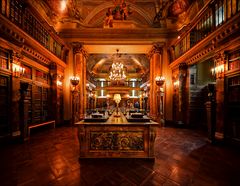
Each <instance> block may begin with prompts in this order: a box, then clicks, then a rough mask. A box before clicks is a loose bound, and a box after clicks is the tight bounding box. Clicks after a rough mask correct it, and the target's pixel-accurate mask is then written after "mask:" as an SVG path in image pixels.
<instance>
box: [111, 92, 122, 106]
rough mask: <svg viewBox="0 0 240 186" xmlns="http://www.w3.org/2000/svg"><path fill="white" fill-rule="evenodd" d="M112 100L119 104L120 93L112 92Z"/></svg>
mask: <svg viewBox="0 0 240 186" xmlns="http://www.w3.org/2000/svg"><path fill="white" fill-rule="evenodd" d="M113 100H114V101H115V102H116V103H117V104H119V103H120V101H121V95H120V94H114V97H113Z"/></svg>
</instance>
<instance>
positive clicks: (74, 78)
mask: <svg viewBox="0 0 240 186" xmlns="http://www.w3.org/2000/svg"><path fill="white" fill-rule="evenodd" d="M79 81H80V78H79V77H77V76H72V77H70V82H71V84H72V86H73V91H74V90H75V89H76V86H77V85H78V84H79Z"/></svg>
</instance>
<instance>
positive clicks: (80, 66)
mask: <svg viewBox="0 0 240 186" xmlns="http://www.w3.org/2000/svg"><path fill="white" fill-rule="evenodd" d="M73 46H74V47H73V54H74V66H73V68H74V69H75V75H76V76H78V77H79V78H80V81H79V85H78V89H79V118H80V119H82V118H83V117H84V114H85V112H86V108H87V89H86V88H87V87H86V83H87V80H86V72H87V69H86V60H87V56H88V55H87V52H86V51H85V50H84V48H83V45H82V44H81V43H73Z"/></svg>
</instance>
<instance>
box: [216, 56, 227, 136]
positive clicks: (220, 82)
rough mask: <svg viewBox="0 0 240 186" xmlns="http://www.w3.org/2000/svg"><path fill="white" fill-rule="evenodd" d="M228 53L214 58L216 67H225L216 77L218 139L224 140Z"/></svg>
mask: <svg viewBox="0 0 240 186" xmlns="http://www.w3.org/2000/svg"><path fill="white" fill-rule="evenodd" d="M226 57H227V55H226V53H225V52H219V53H217V54H216V55H215V57H214V63H215V66H216V67H219V66H221V65H223V66H224V68H223V71H221V72H218V73H215V75H216V133H215V137H216V139H223V133H224V113H225V111H224V71H225V65H226Z"/></svg>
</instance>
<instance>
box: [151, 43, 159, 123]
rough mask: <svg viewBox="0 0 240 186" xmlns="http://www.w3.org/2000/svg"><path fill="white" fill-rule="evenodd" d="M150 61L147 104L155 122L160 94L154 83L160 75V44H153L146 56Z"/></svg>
mask: <svg viewBox="0 0 240 186" xmlns="http://www.w3.org/2000/svg"><path fill="white" fill-rule="evenodd" d="M148 57H149V59H150V77H149V82H150V91H149V104H150V117H152V118H153V119H154V120H157V118H158V116H159V114H160V113H159V112H160V111H159V108H160V105H159V104H160V95H158V93H160V92H159V91H158V90H159V87H158V86H157V84H156V82H155V78H156V77H157V76H161V75H162V46H161V45H160V44H158V43H157V44H154V45H153V47H152V50H151V51H150V53H149V54H148Z"/></svg>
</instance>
